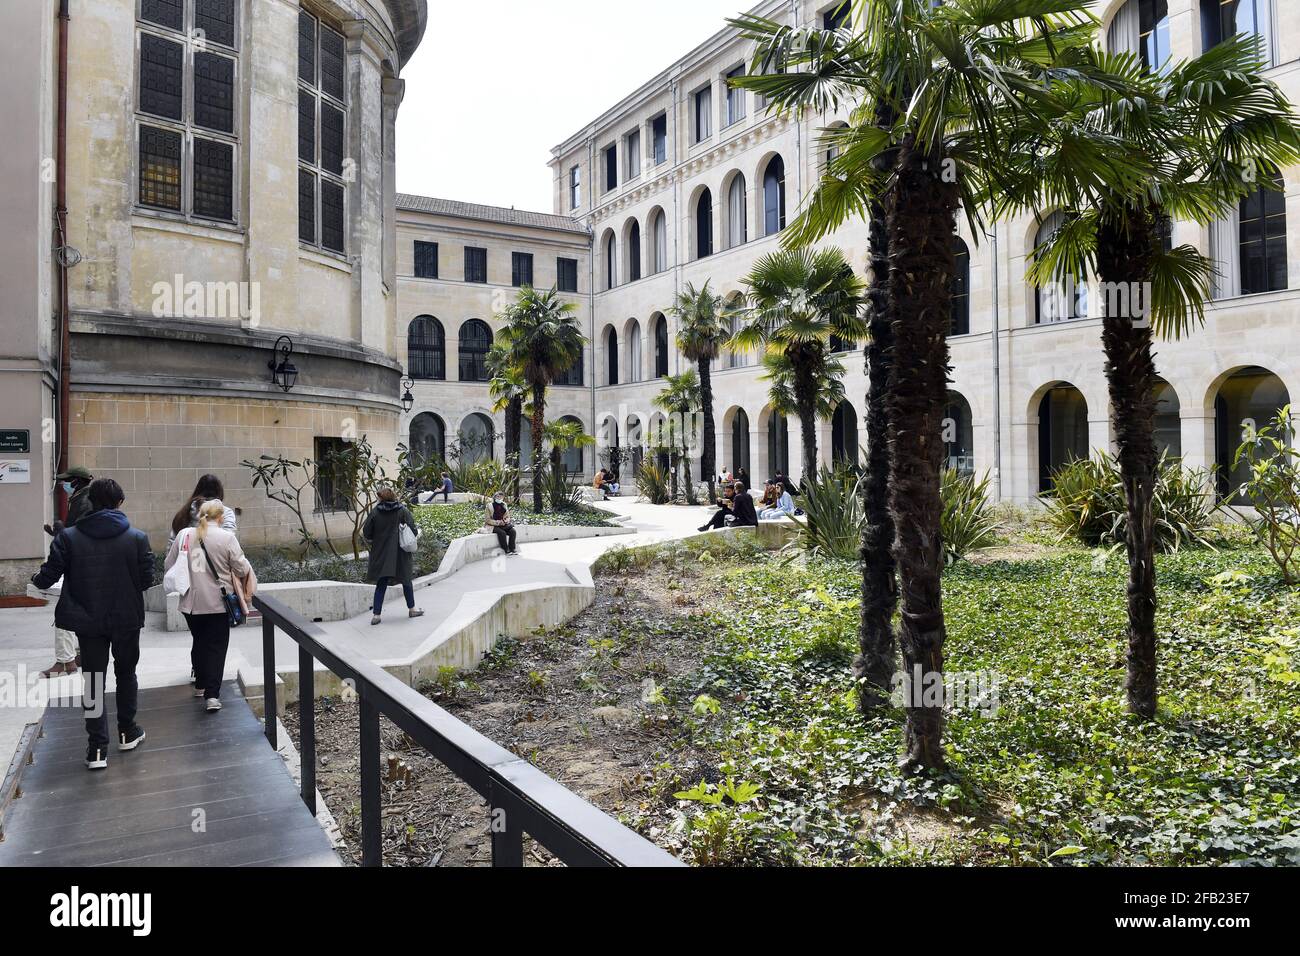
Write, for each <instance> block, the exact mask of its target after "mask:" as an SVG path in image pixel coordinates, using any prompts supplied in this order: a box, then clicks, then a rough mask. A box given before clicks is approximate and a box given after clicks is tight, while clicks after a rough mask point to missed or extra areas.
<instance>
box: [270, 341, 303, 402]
mask: <svg viewBox="0 0 1300 956" xmlns="http://www.w3.org/2000/svg"><path fill="white" fill-rule="evenodd" d="M281 342H283V343H284V344H283V345H281V344H280V343H281ZM291 354H293V340H292V339H291V338H289V336H287V335H282V336H280V337H279V338H278V339H276V340H275V346H274V347H273V348H272V349H271V361H269V362H267V363H266V367H267V368H269V369H270V370H271V383H272V384H273V385H276V386H278V387H279V388H280V389H282V390H283V391H286V392H287V391H289V390H290V389H291V388H293V386H294V385H295V384H297V381H298V367H297V366H296V365H294V364H293V363H292V362H290V361H289V356H290V355H291ZM277 355H279V357H280V361H279V362H277V361H276V356H277Z"/></svg>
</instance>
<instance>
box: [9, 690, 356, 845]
mask: <svg viewBox="0 0 1300 956" xmlns="http://www.w3.org/2000/svg"><path fill="white" fill-rule="evenodd" d="M222 703H223V704H225V707H224V709H223V710H221V711H220V712H219V713H215V714H209V713H206V712H205V711H204V710H203V705H202V701H198V700H195V699H194V698H193V696H192V695H191V690H190V687H189V686H182V687H162V688H153V689H148V690H141V691H140V707H139V713H138V715H137V717H136V721H137V722H138V723H139V724H140V726H141V727H143V728H144V730H145V733H146V734H147V735H148V736H147V738H146V739H145V741H144V743H142V744H141V745H140V746H139V748H137V749H136V750H133V751H130V752H129V753H120V752H119V751H118V749H117V744H116V740H114V742H113V743H112V744H110V747H109V752H108V769H107V770H96V771H90V770H87V769H86V766H85V762H84V758H85V754H86V733H85V725H84V723H83V721H82V715H81V708H80V707H50V708H48V709H47V710H46V713H45V724H44V736H43V737H42V738H41V739H39V740H38V741H36V746H35V754H34V756H35V760H34V762H33V763H32V764H31V765H30V766H28V767H27V768H26V769H25V771H24V772H23V775H22V778H21V782H22V793H23V795H22V797H21V798H20V799H18V800H15V801H14V802H13V804H12V806H11V808H10V811H9V813H8V815H7V817H6V819H5V821H4V839H3V841H0V866H338V865H340V864H339V859H338V857H337V855H336V854H335V853H334V851H333V849H332V848H331V847H330V842H329V839H328V837H326V835H325V831H324V830H322V829H321V826H320V824H319V823H318V822H317V821H316V819H315V818H314V817H313V816H312V815H311V813H309V812H308V810H307V808H306V806H304V805H303V802H302V799H301V797H300V796H299V793H298V787H297V785H296V784H295V783H294V782H293V778H292V777H290V775H289V771H288V769H287V768H286V767H285V764H284V761H283V760H282V759H281V758H280V756H279V754H277V753H276V752H275V751H274V750H272V749H271V745H270V744H269V743H268V742H267V740H266V737H265V736H264V735H263V732H262V725H261V722H260V721H259V720H258V719H257V717H256V716H254V714H253V712H252V711H251V710H250V709H249V707H248V704H247V702H246V701H245V700H244V699H243V697H242V696H240V693H239V689H238V687H236V686H235V685H234V684H233V683H227V685H226V688H225V689H224V690H223V692H222ZM114 714H115V710H114V701H113V695H111V694H110V695H109V731H110V734H115V731H114V729H113V728H114V727H115V720H114ZM200 811H201V812H200Z"/></svg>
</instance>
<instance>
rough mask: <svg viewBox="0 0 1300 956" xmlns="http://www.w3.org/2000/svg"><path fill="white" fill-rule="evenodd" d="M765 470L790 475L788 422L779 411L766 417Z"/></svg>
mask: <svg viewBox="0 0 1300 956" xmlns="http://www.w3.org/2000/svg"><path fill="white" fill-rule="evenodd" d="M767 470H768V471H769V472H770V473H771V474H773V475H775V474H776V473H777V472H778V471H779V472H780V473H781V474H783V475H785V476H786V477H787V478H788V477H789V476H790V423H789V422H788V421H786V417H785V416H784V415H782V414H780V413H779V412H772V414H771V415H770V416H769V417H768V419H767Z"/></svg>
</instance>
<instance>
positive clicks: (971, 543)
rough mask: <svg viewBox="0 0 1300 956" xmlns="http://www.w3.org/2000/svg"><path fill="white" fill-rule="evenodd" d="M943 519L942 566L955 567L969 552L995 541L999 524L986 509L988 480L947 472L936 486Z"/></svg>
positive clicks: (946, 470)
mask: <svg viewBox="0 0 1300 956" xmlns="http://www.w3.org/2000/svg"><path fill="white" fill-rule="evenodd" d="M939 492H940V496H941V497H942V499H943V517H942V518H941V519H940V521H939V532H940V537H941V538H942V540H943V559H944V563H945V564H949V565H951V564H955V563H957V562H958V561H960V560H961V559H962V558H964V557H966V555H968V554H970V553H971V552H972V551H979V550H980V549H981V548H987V547H989V546H990V545H991V544H993V542H994V541H996V540H997V536H998V530H999V527H1000V525H999V523H998V520H997V518H996V517H995V516H994V514H993V512H992V510H991V509H990V507H989V476H988V475H987V474H986V475H985V476H984V477H983V478H976V477H975V476H974V475H973V474H962V473H961V472H959V471H957V470H956V469H955V468H947V469H945V470H944V473H943V480H942V481H941V482H940V485H939Z"/></svg>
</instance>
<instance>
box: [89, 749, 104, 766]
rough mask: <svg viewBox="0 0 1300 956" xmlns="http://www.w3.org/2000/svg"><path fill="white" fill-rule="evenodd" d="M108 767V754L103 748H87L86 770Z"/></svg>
mask: <svg viewBox="0 0 1300 956" xmlns="http://www.w3.org/2000/svg"><path fill="white" fill-rule="evenodd" d="M107 767H108V754H107V753H106V752H105V751H103V750H95V749H93V748H92V749H88V750H87V751H86V769H87V770H104V769H105V768H107Z"/></svg>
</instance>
